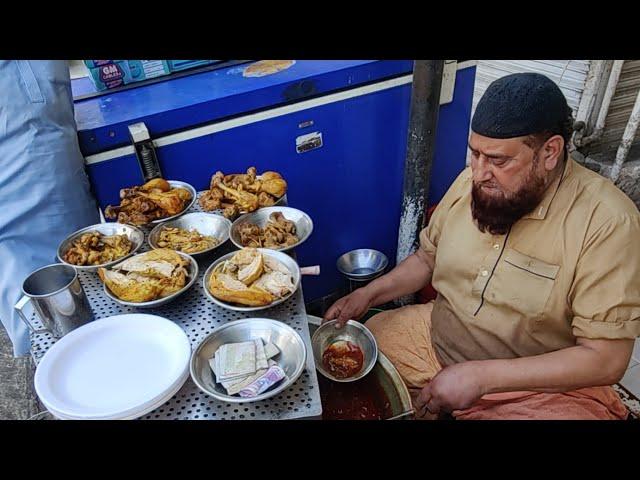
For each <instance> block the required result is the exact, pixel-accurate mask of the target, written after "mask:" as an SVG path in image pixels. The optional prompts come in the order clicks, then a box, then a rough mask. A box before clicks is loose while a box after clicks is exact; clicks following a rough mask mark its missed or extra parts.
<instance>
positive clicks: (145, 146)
mask: <svg viewBox="0 0 640 480" xmlns="http://www.w3.org/2000/svg"><path fill="white" fill-rule="evenodd" d="M129 135H130V136H131V141H132V142H133V148H134V149H135V151H136V158H137V159H138V164H139V165H140V171H141V172H142V177H143V178H144V181H145V182H148V181H149V180H151V179H152V178H158V177H162V171H161V170H160V164H159V163H158V157H157V156H156V148H155V145H154V143H153V140H152V139H151V136H150V135H149V130H148V129H147V126H146V125H145V124H144V123H143V122H140V123H134V124H132V125H129Z"/></svg>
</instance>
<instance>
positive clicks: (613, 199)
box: [573, 161, 640, 220]
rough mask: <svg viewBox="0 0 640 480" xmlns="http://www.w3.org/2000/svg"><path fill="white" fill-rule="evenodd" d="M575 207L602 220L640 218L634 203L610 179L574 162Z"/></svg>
mask: <svg viewBox="0 0 640 480" xmlns="http://www.w3.org/2000/svg"><path fill="white" fill-rule="evenodd" d="M573 162H574V164H573V177H574V178H573V182H574V185H575V189H576V190H575V196H576V203H575V206H576V207H578V208H579V209H580V210H582V209H586V210H587V211H588V213H589V214H591V215H594V216H597V217H602V219H603V220H604V219H607V218H608V219H615V218H624V217H628V216H631V217H640V212H639V211H638V208H637V207H636V205H635V204H634V203H633V201H632V200H631V199H630V198H629V197H628V196H627V195H626V194H625V193H624V192H623V191H622V190H620V189H619V188H618V187H617V186H616V185H615V184H614V183H613V182H612V181H611V180H610V179H608V178H605V177H603V176H602V175H600V174H598V173H596V172H594V171H593V170H590V169H589V168H587V167H584V166H583V165H580V164H579V163H577V162H575V161H573ZM584 213H587V212H584Z"/></svg>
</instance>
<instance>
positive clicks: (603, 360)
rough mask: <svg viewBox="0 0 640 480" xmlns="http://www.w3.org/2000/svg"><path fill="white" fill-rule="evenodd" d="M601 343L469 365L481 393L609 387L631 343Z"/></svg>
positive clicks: (563, 390)
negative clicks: (601, 346) (600, 346)
mask: <svg viewBox="0 0 640 480" xmlns="http://www.w3.org/2000/svg"><path fill="white" fill-rule="evenodd" d="M602 342H608V343H607V348H606V349H602V350H598V349H594V348H590V347H588V346H585V345H576V346H575V347H569V348H565V349H562V350H557V351H555V352H550V353H545V354H542V355H536V356H533V357H522V358H515V359H509V360H482V361H476V362H473V363H474V364H475V366H476V367H477V368H476V370H477V372H478V374H479V375H480V376H481V378H482V383H483V384H484V386H485V388H484V390H485V393H498V392H510V391H521V390H531V391H536V392H566V391H570V390H575V389H578V388H585V387H595V386H601V385H612V384H613V383H616V382H617V381H618V380H619V379H620V377H621V375H622V374H623V372H624V369H625V368H626V364H627V363H628V361H629V355H630V352H631V349H632V348H633V341H632V340H631V341H629V340H607V341H602ZM592 343H595V342H594V341H592ZM627 353H628V354H629V355H627Z"/></svg>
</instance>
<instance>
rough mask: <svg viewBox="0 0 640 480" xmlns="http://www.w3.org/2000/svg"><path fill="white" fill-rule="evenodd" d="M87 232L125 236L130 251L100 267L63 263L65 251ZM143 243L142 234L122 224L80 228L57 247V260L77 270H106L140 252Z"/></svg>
mask: <svg viewBox="0 0 640 480" xmlns="http://www.w3.org/2000/svg"><path fill="white" fill-rule="evenodd" d="M89 232H98V233H101V234H102V235H126V236H127V238H128V239H129V240H130V241H131V243H132V249H131V251H130V252H129V253H128V254H127V255H125V256H123V257H120V258H118V259H116V260H113V261H111V262H106V263H103V264H100V265H74V264H72V263H68V262H65V261H64V259H63V255H64V254H65V253H67V250H69V249H70V248H71V246H72V245H73V242H75V241H76V240H77V239H79V238H80V237H81V236H82V235H84V234H85V233H89ZM143 243H144V233H143V232H142V230H140V229H139V228H136V227H134V226H132V225H125V224H123V223H98V224H96V225H90V226H88V227H85V228H81V229H80V230H78V231H76V232H73V233H72V234H71V235H69V236H68V237H67V238H65V239H64V240H63V241H62V243H60V246H59V247H58V260H60V262H62V263H64V264H65V265H70V266H72V267H73V268H75V269H77V270H85V271H89V272H94V271H96V270H97V269H98V268H100V267H105V268H108V267H110V266H112V265H115V264H116V263H120V262H121V261H123V260H125V259H127V258H128V257H130V256H131V255H133V254H135V253H136V252H137V251H138V250H140V247H141V246H142V244H143Z"/></svg>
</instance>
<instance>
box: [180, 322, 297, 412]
mask: <svg viewBox="0 0 640 480" xmlns="http://www.w3.org/2000/svg"><path fill="white" fill-rule="evenodd" d="M258 338H261V339H262V340H263V341H264V342H265V343H267V342H271V343H273V344H275V345H276V346H277V347H278V350H280V353H279V354H278V355H276V356H275V357H273V360H274V361H275V362H277V363H278V365H280V367H281V368H282V369H283V370H284V372H285V374H286V377H285V378H284V379H283V380H281V381H280V383H278V384H277V385H276V386H275V387H272V388H271V389H270V390H267V391H266V392H264V393H262V394H260V395H258V396H257V397H253V398H242V397H239V396H235V395H227V392H226V390H225V389H224V387H223V386H222V385H220V384H218V383H216V381H215V375H214V373H213V371H212V370H211V367H210V366H209V359H210V358H212V357H213V356H214V354H215V352H216V351H217V350H218V348H219V347H220V346H222V345H224V344H226V343H236V342H247V341H250V340H256V339H258ZM306 359H307V349H306V348H305V345H304V341H303V340H302V338H301V337H300V335H299V334H298V332H296V331H295V330H294V329H293V328H291V327H290V326H288V325H287V324H285V323H282V322H279V321H277V320H270V319H267V318H246V319H244V320H234V321H233V322H229V323H227V324H225V325H223V326H221V327H217V328H216V329H215V330H214V331H213V332H212V333H211V334H209V335H208V336H207V337H205V338H204V339H203V340H202V342H201V343H200V345H198V347H197V348H196V349H195V350H194V352H193V354H192V355H191V365H190V371H191V378H192V379H193V381H194V382H195V384H196V385H197V386H198V388H199V389H200V390H202V391H203V392H204V393H206V394H208V395H211V396H212V397H214V398H216V399H218V400H221V401H223V402H229V403H244V402H257V401H260V400H264V399H266V398H269V397H273V396H274V395H277V394H279V393H280V392H282V391H283V390H285V389H286V388H288V387H289V386H290V385H292V384H293V383H294V382H295V381H296V380H297V379H298V377H300V375H301V374H302V372H303V371H304V367H305V362H306Z"/></svg>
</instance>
